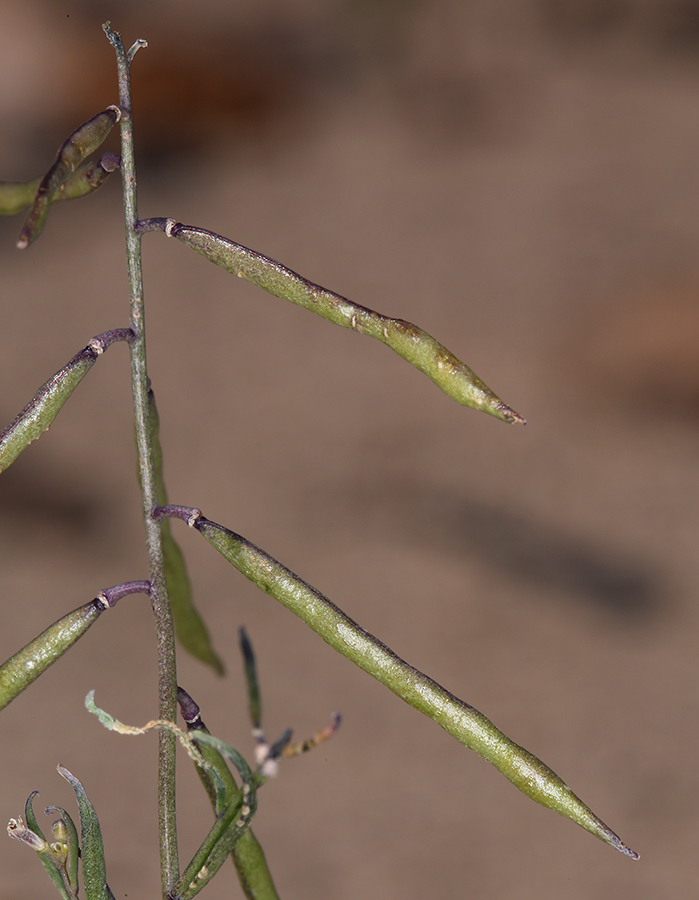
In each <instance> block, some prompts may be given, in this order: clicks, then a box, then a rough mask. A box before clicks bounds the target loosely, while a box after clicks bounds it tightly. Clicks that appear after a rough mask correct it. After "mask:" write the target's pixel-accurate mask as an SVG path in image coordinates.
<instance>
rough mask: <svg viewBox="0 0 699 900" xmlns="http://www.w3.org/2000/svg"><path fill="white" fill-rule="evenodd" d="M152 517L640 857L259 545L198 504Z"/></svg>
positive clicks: (500, 765) (539, 768) (547, 801)
mask: <svg viewBox="0 0 699 900" xmlns="http://www.w3.org/2000/svg"><path fill="white" fill-rule="evenodd" d="M153 515H154V516H155V517H156V518H157V517H162V516H168V515H173V516H176V517H178V518H181V519H184V520H185V521H188V522H190V523H191V525H192V527H193V528H195V529H196V530H197V531H199V532H200V533H201V534H202V535H203V536H204V537H205V538H206V540H207V541H208V542H209V543H210V544H211V545H212V546H213V547H214V548H215V549H216V550H218V552H219V553H221V555H222V556H224V557H225V558H226V559H227V560H228V561H229V562H230V563H232V565H234V566H235V567H236V569H238V571H239V572H241V574H243V575H245V577H246V578H248V579H249V580H250V581H252V582H253V583H254V584H256V585H257V586H258V587H259V588H260V589H261V590H263V591H265V593H267V594H270V595H271V596H272V597H274V599H275V600H278V601H279V602H280V603H281V604H282V605H283V606H285V607H286V608H287V609H289V610H290V611H291V612H293V613H294V614H295V615H296V616H298V617H299V618H300V619H302V620H303V621H304V622H305V623H306V624H307V625H308V626H309V627H310V628H312V629H313V631H315V632H316V634H318V635H320V637H322V638H323V640H324V641H326V642H327V643H328V644H330V646H331V647H333V648H334V649H335V650H337V651H338V653H341V654H342V655H343V656H346V657H347V659H350V660H351V661H352V662H353V663H355V665H357V666H359V668H360V669H363V670H364V671H365V672H367V673H368V674H369V675H371V676H372V677H373V678H375V679H376V680H377V681H380V682H381V684H383V685H385V686H386V687H387V688H389V690H391V691H393V693H394V694H396V695H397V696H398V697H400V698H401V699H403V700H405V702H406V703H409V704H410V705H411V706H414V707H415V709H417V710H418V711H419V712H421V713H423V714H424V715H426V716H428V717H429V718H431V719H434V721H435V722H437V724H438V725H441V727H442V728H444V730H445V731H447V732H449V734H451V735H452V736H453V737H455V738H456V739H457V740H458V741H459V742H460V743H462V744H464V746H466V747H468V748H469V749H471V750H474V751H475V752H476V753H478V754H479V755H480V756H482V757H483V758H484V759H486V760H487V761H488V762H490V763H492V764H493V765H494V766H495V767H496V769H498V770H499V771H500V772H502V774H503V775H504V776H505V777H506V778H507V779H509V780H510V781H511V782H512V783H513V784H514V785H515V787H517V788H518V789H519V790H520V791H522V793H524V794H526V795H527V796H528V797H530V798H531V799H532V800H535V801H536V802H537V803H541V804H542V805H543V806H548V807H549V808H550V809H553V810H555V811H556V812H558V813H560V814H561V815H564V816H566V817H567V818H569V819H572V820H573V821H574V822H577V824H578V825H580V826H582V827H583V828H584V829H586V830H587V831H589V832H590V833H591V834H594V835H595V837H598V838H599V839H600V840H602V841H604V842H605V843H607V844H610V845H611V846H612V847H615V848H616V849H617V850H619V851H621V852H622V853H625V854H626V855H627V856H630V857H631V858H632V859H637V858H638V854H637V853H635V852H634V851H633V850H631V849H630V848H629V847H627V846H626V844H624V843H623V841H622V840H621V839H620V838H619V837H618V835H616V834H615V833H614V832H613V831H612V830H611V829H610V828H609V827H608V826H607V825H605V824H604V822H602V821H601V819H599V818H598V817H597V816H596V815H595V814H594V813H593V812H592V810H591V809H589V807H587V806H586V805H585V804H584V803H583V802H582V801H581V800H580V799H579V798H578V797H577V796H576V795H575V794H574V793H573V792H572V791H571V789H570V788H569V787H568V785H567V784H565V782H564V781H563V780H562V779H561V778H559V776H558V775H556V773H555V772H553V771H552V770H551V769H550V768H549V767H548V766H547V765H546V764H545V763H543V762H542V761H541V760H540V759H538V758H537V757H536V756H534V755H533V754H532V753H529V751H528V750H525V749H524V748H523V747H520V746H519V745H518V744H516V743H515V742H514V741H512V740H510V738H508V737H507V736H506V735H505V734H503V733H502V732H501V731H500V730H499V729H498V728H497V727H496V726H495V725H494V724H493V723H492V722H491V721H490V719H488V718H487V717H486V716H484V715H483V713H481V712H479V711H478V710H477V709H475V708H474V707H473V706H471V705H470V704H468V703H466V702H465V701H463V700H460V699H459V698H458V697H456V696H455V695H454V694H452V693H451V692H450V691H448V690H446V688H444V687H442V686H441V685H440V684H438V683H437V682H436V681H434V680H433V679H432V678H430V677H429V676H428V675H425V674H424V673H423V672H420V671H418V670H417V669H415V668H413V666H411V665H410V664H409V663H407V662H406V661H405V660H403V659H401V658H400V657H399V656H398V655H397V654H396V653H394V652H393V650H391V649H390V648H389V647H387V646H386V645H385V644H384V643H382V642H381V641H380V640H378V638H375V637H374V636H373V635H372V634H370V633H369V632H368V631H365V630H364V629H363V628H362V627H361V626H360V625H359V624H358V623H357V622H355V621H354V620H353V619H351V618H350V617H349V616H348V615H346V614H345V613H344V612H343V611H342V610H341V609H340V608H339V607H337V606H336V605H335V604H334V603H333V602H332V601H331V600H329V599H328V598H327V597H326V596H324V595H323V594H321V593H320V591H318V590H316V588H314V587H313V586H312V585H310V584H308V582H306V581H304V580H303V579H302V578H299V576H298V575H296V574H294V572H292V571H291V570H290V569H287V568H286V566H284V565H282V564H281V563H280V562H278V560H276V559H274V557H272V556H270V555H269V554H268V553H266V552H265V551H264V550H262V549H261V548H260V547H257V546H256V545H255V544H253V543H251V542H250V541H248V540H246V539H245V538H244V537H241V536H240V535H239V534H236V533H235V532H233V531H230V530H229V529H227V528H225V527H224V526H223V525H219V524H217V523H216V522H212V521H211V520H209V519H207V518H206V517H205V516H203V515H202V514H201V512H200V511H199V510H196V509H190V510H189V516H188V515H187V508H186V507H177V506H176V507H167V508H163V509H156V510H154V511H153Z"/></svg>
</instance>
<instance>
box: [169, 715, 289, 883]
mask: <svg viewBox="0 0 699 900" xmlns="http://www.w3.org/2000/svg"><path fill="white" fill-rule="evenodd" d="M196 743H197V744H198V745H199V746H200V747H201V746H202V745H204V746H208V747H210V748H213V749H214V750H216V751H217V753H219V754H220V755H221V756H222V757H224V758H225V759H227V760H229V762H232V763H233V765H234V766H235V767H236V769H237V770H238V772H239V773H240V777H241V780H242V786H241V788H240V789H239V790H237V791H236V793H235V794H234V795H233V797H232V798H231V800H230V801H229V803H228V806H227V807H226V809H225V810H224V811H223V812H222V813H221V814H220V815H219V817H218V818H217V820H216V822H215V823H214V825H213V826H212V828H211V830H210V831H209V834H208V835H207V836H206V838H205V840H204V842H203V843H202V845H201V847H200V848H199V850H198V851H197V852H196V853H195V855H194V857H193V859H192V861H191V862H190V863H189V865H188V866H187V867H186V869H185V870H184V872H183V873H182V875H181V877H180V879H179V881H178V882H177V884H176V885H175V887H174V888H173V891H172V896H173V897H175V898H177V900H192V897H195V896H196V895H197V894H198V893H199V891H201V890H202V888H204V887H205V886H206V885H207V884H208V883H209V882H210V881H211V879H212V878H213V877H214V875H216V874H217V872H218V871H219V869H220V868H221V866H222V865H223V864H224V862H225V861H226V859H227V857H228V855H229V854H230V853H231V851H232V850H233V849H234V848H235V847H237V846H238V844H239V842H240V840H241V839H242V838H243V836H244V835H245V834H246V833H247V832H248V829H249V828H250V823H251V821H252V818H253V816H254V815H255V811H256V810H257V785H256V782H255V775H254V773H253V771H252V769H251V768H250V766H249V765H248V763H247V761H246V760H245V758H244V757H243V756H242V755H241V754H240V753H239V752H238V751H237V750H236V749H235V748H234V747H231V746H230V744H227V743H225V741H222V740H221V739H220V738H216V737H213V735H211V734H209V733H208V732H207V731H206V730H203V729H199V730H198V731H197V734H196ZM262 896H263V897H264V896H265V895H262ZM270 896H272V897H273V896H274V895H270Z"/></svg>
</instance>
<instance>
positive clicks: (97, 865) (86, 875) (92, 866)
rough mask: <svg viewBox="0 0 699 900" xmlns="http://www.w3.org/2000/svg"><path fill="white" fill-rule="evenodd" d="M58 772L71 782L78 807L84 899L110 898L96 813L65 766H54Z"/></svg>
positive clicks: (101, 899) (80, 785)
mask: <svg viewBox="0 0 699 900" xmlns="http://www.w3.org/2000/svg"><path fill="white" fill-rule="evenodd" d="M57 768H58V772H59V774H60V775H62V776H63V777H64V778H65V780H66V781H67V782H68V783H69V784H70V785H71V786H72V788H73V790H74V791H75V796H76V798H77V801H78V809H79V810H80V853H81V858H82V874H83V886H84V887H85V897H86V900H110V894H111V891H109V888H108V887H107V878H106V872H107V870H106V866H105V862H104V846H103V844H102V830H101V829H100V823H99V820H98V819H97V813H96V812H95V810H94V807H93V806H92V804H91V803H90V801H89V800H88V798H87V794H86V793H85V788H84V787H83V786H82V784H81V783H80V782H79V781H78V779H77V778H76V777H75V775H73V774H72V773H71V772H69V771H68V769H66V768H64V767H63V766H57Z"/></svg>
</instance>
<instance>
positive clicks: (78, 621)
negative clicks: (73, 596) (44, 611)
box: [0, 598, 108, 709]
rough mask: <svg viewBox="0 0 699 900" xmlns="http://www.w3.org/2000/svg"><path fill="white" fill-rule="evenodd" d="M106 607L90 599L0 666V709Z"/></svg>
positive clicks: (92, 622) (77, 637)
mask: <svg viewBox="0 0 699 900" xmlns="http://www.w3.org/2000/svg"><path fill="white" fill-rule="evenodd" d="M107 608H108V604H107V603H105V602H104V601H103V600H102V599H100V598H95V599H94V600H91V601H90V602H89V603H86V604H85V605H84V606H80V607H79V608H78V609H75V610H73V612H71V613H68V615H67V616H63V618H62V619H59V620H58V621H57V622H55V623H54V624H53V625H51V626H50V627H49V628H47V629H46V631H44V632H42V633H41V634H40V635H39V636H38V637H36V638H34V640H33V641H31V642H30V643H29V644H27V646H26V647H24V648H23V649H22V650H20V651H19V652H17V653H15V655H14V656H11V657H10V658H9V659H8V660H7V662H5V663H3V665H2V666H0V709H4V708H5V707H6V706H7V705H8V704H9V703H11V702H12V701H13V700H14V699H15V697H16V696H17V695H18V694H21V692H22V691H23V690H25V688H28V687H29V685H30V684H32V682H34V681H36V679H37V678H38V677H39V676H40V675H41V674H43V673H44V672H45V671H46V669H48V667H49V666H52V665H53V664H54V663H55V662H56V660H58V659H60V658H61V656H63V654H64V653H65V652H66V651H67V650H70V648H71V647H72V646H73V644H74V643H75V642H76V641H77V640H79V639H80V638H81V637H82V636H83V635H84V634H85V632H86V631H87V630H88V628H90V627H91V626H92V625H93V624H94V623H95V622H96V621H97V619H98V618H99V617H100V616H101V615H102V613H103V612H104V610H105V609H107Z"/></svg>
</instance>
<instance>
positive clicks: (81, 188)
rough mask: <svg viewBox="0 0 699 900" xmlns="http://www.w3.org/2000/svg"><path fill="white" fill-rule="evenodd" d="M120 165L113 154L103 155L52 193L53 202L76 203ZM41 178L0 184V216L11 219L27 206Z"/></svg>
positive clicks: (34, 194) (99, 185)
mask: <svg viewBox="0 0 699 900" xmlns="http://www.w3.org/2000/svg"><path fill="white" fill-rule="evenodd" d="M120 165H121V160H120V159H119V157H118V156H116V155H115V154H114V153H105V154H104V156H103V157H102V159H100V160H98V161H97V162H86V163H83V165H81V166H80V167H79V168H78V169H77V170H76V171H75V173H74V174H73V175H71V176H70V178H69V179H68V180H67V181H66V182H65V184H62V185H61V186H60V187H59V188H58V190H57V191H56V195H55V197H54V198H53V202H56V201H57V200H78V199H79V198H80V197H85V196H87V194H91V193H93V191H96V190H97V189H98V188H99V187H101V186H102V185H103V184H104V182H105V181H106V180H107V178H108V177H109V176H110V175H111V174H112V172H114V171H116V169H118V168H119V166H120ZM41 181H42V179H41V178H33V179H32V180H31V181H22V182H18V181H0V216H14V215H16V214H17V213H19V212H22V210H23V209H27V207H28V206H31V205H32V203H33V202H34V198H35V197H36V192H37V191H38V190H39V185H40V184H41Z"/></svg>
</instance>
